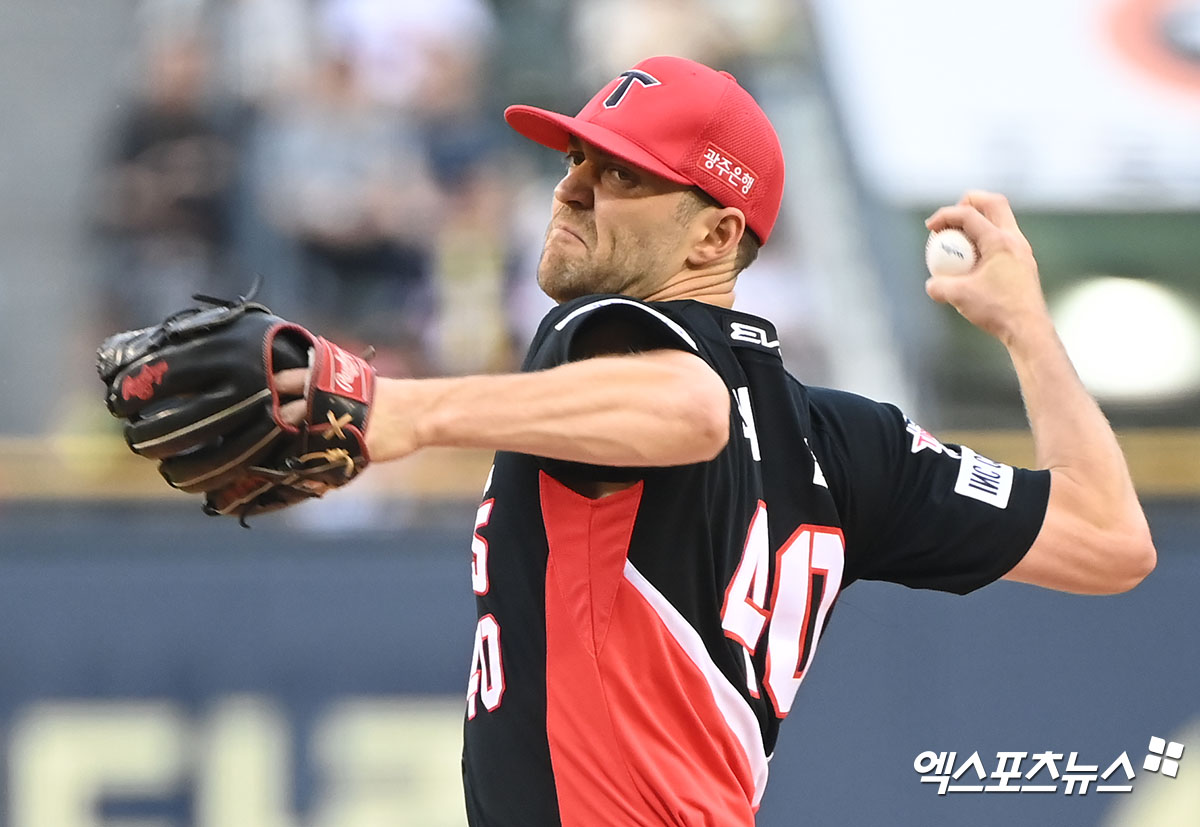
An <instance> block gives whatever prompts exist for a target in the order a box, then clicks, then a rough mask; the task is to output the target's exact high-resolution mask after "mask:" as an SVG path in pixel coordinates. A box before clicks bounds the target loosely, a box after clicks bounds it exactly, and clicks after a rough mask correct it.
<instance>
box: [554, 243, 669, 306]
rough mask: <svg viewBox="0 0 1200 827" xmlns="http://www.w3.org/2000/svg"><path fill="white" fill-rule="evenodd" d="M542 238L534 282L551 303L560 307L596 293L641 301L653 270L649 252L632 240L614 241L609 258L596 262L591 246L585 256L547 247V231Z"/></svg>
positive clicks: (593, 246) (571, 251)
mask: <svg viewBox="0 0 1200 827" xmlns="http://www.w3.org/2000/svg"><path fill="white" fill-rule="evenodd" d="M546 235H547V239H546V245H545V246H544V247H543V248H542V257H541V259H540V260H539V262H538V272H537V279H538V286H539V287H540V288H541V289H542V292H544V293H545V294H546V295H547V296H549V297H550V298H552V299H554V301H556V302H558V303H559V304H562V303H563V302H568V301H571V300H572V299H577V298H579V297H580V296H589V295H593V294H596V293H617V294H621V295H625V296H631V297H633V298H644V296H643V295H641V293H642V292H644V289H643V288H645V286H646V282H647V281H648V278H647V277H648V276H649V274H650V273H652V272H653V269H654V268H653V267H652V261H651V259H652V258H653V255H651V254H650V253H651V252H652V251H650V250H647V249H642V248H643V246H644V245H640V244H638V243H637V242H636V241H634V240H632V239H626V240H624V242H622V241H620V240H618V242H617V243H616V244H615V245H614V246H615V249H614V251H613V254H612V255H611V256H609V257H608V258H607V259H606V260H604V261H598V260H596V259H595V258H594V257H593V256H594V249H595V245H594V244H589V245H588V249H587V251H586V252H576V251H573V250H563V249H561V248H560V247H558V246H557V245H552V244H551V243H550V239H549V236H550V233H549V231H548V232H547V234H546ZM573 253H574V254H573Z"/></svg>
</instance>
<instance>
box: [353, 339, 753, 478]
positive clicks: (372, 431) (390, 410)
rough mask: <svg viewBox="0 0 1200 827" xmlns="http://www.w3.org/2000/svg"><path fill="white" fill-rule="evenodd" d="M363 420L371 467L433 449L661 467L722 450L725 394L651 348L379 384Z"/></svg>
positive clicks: (683, 361) (700, 370) (675, 357)
mask: <svg viewBox="0 0 1200 827" xmlns="http://www.w3.org/2000/svg"><path fill="white" fill-rule="evenodd" d="M371 416H372V419H371V422H370V423H369V425H368V428H367V443H368V449H369V451H370V453H371V457H372V459H373V460H375V461H379V460H388V459H395V458H398V457H401V456H404V455H406V454H407V453H410V452H411V451H412V450H415V449H417V448H422V447H427V446H435V445H436V446H449V447H461V448H486V449H491V450H506V451H515V452H519V453H526V454H534V455H537V456H544V457H550V458H554V459H562V460H571V461H576V462H588V463H594V464H598V465H614V466H668V465H682V464H688V463H692V462H700V461H704V460H708V459H711V458H712V457H713V456H715V455H716V454H717V453H718V452H719V451H720V450H721V448H722V447H723V446H724V444H725V442H726V441H727V439H728V435H729V434H728V431H729V394H728V392H727V390H726V389H725V387H724V385H723V384H722V383H721V381H720V379H719V378H718V377H717V376H716V374H715V373H713V372H712V370H711V369H710V368H708V367H707V366H706V365H704V364H703V363H702V362H700V360H699V359H698V358H697V357H695V356H692V355H690V354H687V353H683V352H680V351H654V352H650V353H642V354H636V355H630V356H603V357H596V358H592V359H585V360H581V361H578V362H571V363H568V364H566V365H562V366H559V367H556V368H552V369H550V370H545V371H537V372H532V373H518V374H506V375H498V376H467V377H458V378H445V379H420V380H396V379H382V380H380V382H379V386H378V388H377V390H376V398H375V403H374V405H373V407H372V414H371Z"/></svg>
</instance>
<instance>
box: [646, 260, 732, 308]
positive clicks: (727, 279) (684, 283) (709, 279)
mask: <svg viewBox="0 0 1200 827" xmlns="http://www.w3.org/2000/svg"><path fill="white" fill-rule="evenodd" d="M736 282H737V275H736V274H734V273H732V272H730V271H729V270H726V269H724V268H722V269H713V270H690V269H689V270H683V271H680V272H679V273H678V274H676V275H675V276H672V277H671V278H669V279H667V281H666V282H665V283H664V284H662V285H661V286H660V287H658V288H657V289H656V290H654V291H653V292H652V293H651V294H650V295H648V296H646V301H650V302H667V301H677V300H680V299H692V300H693V301H698V302H704V303H706V304H715V305H718V306H720V307H733V287H734V284H735V283H736Z"/></svg>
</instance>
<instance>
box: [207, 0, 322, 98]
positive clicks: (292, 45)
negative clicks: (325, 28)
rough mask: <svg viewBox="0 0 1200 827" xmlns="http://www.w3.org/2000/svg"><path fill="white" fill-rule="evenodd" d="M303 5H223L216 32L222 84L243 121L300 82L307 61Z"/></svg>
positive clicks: (270, 0) (287, 1) (253, 0)
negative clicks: (218, 34) (243, 117)
mask: <svg viewBox="0 0 1200 827" xmlns="http://www.w3.org/2000/svg"><path fill="white" fill-rule="evenodd" d="M310 29H311V26H310V21H309V15H308V8H307V3H306V2H305V0H225V2H223V3H222V4H221V8H220V16H219V22H218V31H219V33H220V40H221V48H220V52H221V81H222V85H223V87H224V89H225V90H226V92H227V94H229V95H230V96H231V97H232V99H233V100H234V101H235V102H236V104H237V107H238V109H239V110H240V111H241V113H242V115H243V116H250V115H253V114H254V113H255V112H256V111H257V110H258V109H259V108H261V107H262V106H264V105H266V104H268V103H269V102H271V101H272V100H275V99H277V98H279V97H280V96H281V95H284V94H287V93H291V92H294V91H295V89H296V87H297V85H298V84H299V83H301V82H302V81H303V78H304V77H305V71H306V68H307V63H308V61H309V58H310V51H311V50H310V39H311V38H310Z"/></svg>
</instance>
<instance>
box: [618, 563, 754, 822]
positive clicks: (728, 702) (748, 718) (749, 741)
mask: <svg viewBox="0 0 1200 827" xmlns="http://www.w3.org/2000/svg"><path fill="white" fill-rule="evenodd" d="M625 579H626V580H628V581H629V582H630V584H631V585H632V586H633V587H634V588H635V589H637V590H638V593H639V594H641V595H642V597H644V598H645V599H646V602H647V603H649V604H650V608H652V609H653V610H654V613H655V614H657V615H658V617H659V619H660V620H661V621H662V622H663V625H664V626H666V627H667V631H669V632H670V633H671V637H673V638H675V642H676V643H678V644H679V646H680V648H682V649H683V651H684V653H685V654H686V655H687V656H688V658H689V659H690V660H691V661H692V663H694V664H696V668H698V669H699V670H700V672H701V674H703V675H704V679H705V681H707V682H708V688H709V690H710V691H711V692H712V695H713V700H714V701H716V703H717V709H719V710H720V711H721V715H722V716H723V717H724V718H725V723H726V724H728V726H729V729H730V731H731V732H732V733H733V736H734V737H735V738H736V739H737V740H738V743H740V744H741V746H742V751H743V752H744V753H745V754H746V761H747V762H748V763H749V764H750V772H751V773H752V774H753V775H754V800H753V801H752V802H751V804H752V805H753V806H754V807H758V805H759V802H760V801H762V795H763V790H765V789H766V786H767V755H766V750H765V749H764V747H763V742H762V731H761V730H760V729H759V726H758V718H756V717H755V715H754V711H753V710H752V709H750V707H749V705H748V704H747V703H746V701H745V699H744V698H743V697H742V696H741V693H739V692H738V690H737V689H736V688H734V686H733V684H732V683H730V682H729V679H728V678H726V677H725V674H724V673H723V672H722V671H721V670H720V669H719V668H718V667H717V664H716V663H715V662H714V661H713V659H712V657H710V656H709V654H708V650H707V649H705V648H704V641H703V640H701V638H700V633H699V632H697V631H696V630H695V629H693V628H692V626H691V624H689V623H688V622H687V620H686V619H685V618H684V616H683V615H681V614H680V613H679V610H678V609H676V608H675V607H674V606H672V605H671V603H670V601H669V600H667V598H665V597H664V596H663V595H662V593H661V592H659V590H658V589H656V588H654V584H652V583H651V582H650V581H649V580H647V579H646V578H645V577H644V576H643V575H642V573H641V572H640V571H638V570H637V569H635V568H634V567H633V564H632V563H630V562H629V561H628V560H626V561H625Z"/></svg>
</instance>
